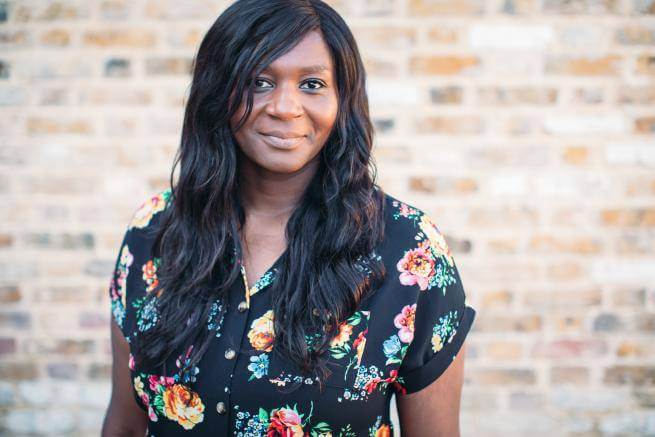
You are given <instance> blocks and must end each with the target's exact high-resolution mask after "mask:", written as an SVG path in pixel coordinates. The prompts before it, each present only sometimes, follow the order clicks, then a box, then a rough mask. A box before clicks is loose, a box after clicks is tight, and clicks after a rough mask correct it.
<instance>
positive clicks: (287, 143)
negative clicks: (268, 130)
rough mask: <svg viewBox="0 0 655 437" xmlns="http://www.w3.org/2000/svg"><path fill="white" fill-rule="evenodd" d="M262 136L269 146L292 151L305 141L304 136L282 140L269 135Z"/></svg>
mask: <svg viewBox="0 0 655 437" xmlns="http://www.w3.org/2000/svg"><path fill="white" fill-rule="evenodd" d="M261 136H262V138H263V139H264V141H265V142H266V143H267V144H269V145H270V146H272V147H275V148H278V149H292V148H294V147H296V146H297V145H298V144H300V143H301V142H302V141H303V140H304V139H305V137H304V136H297V137H293V138H280V137H277V136H273V135H267V134H261Z"/></svg>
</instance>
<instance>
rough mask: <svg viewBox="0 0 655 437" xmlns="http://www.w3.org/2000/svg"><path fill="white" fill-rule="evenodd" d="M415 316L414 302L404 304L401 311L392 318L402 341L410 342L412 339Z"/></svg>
mask: <svg viewBox="0 0 655 437" xmlns="http://www.w3.org/2000/svg"><path fill="white" fill-rule="evenodd" d="M415 316H416V304H413V305H405V306H404V307H403V309H402V311H401V312H400V313H399V314H397V315H396V317H394V319H393V324H394V325H395V326H396V328H398V329H399V331H398V338H400V341H402V342H403V343H411V342H412V340H413V339H414V318H415Z"/></svg>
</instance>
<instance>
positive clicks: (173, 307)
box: [134, 0, 386, 382]
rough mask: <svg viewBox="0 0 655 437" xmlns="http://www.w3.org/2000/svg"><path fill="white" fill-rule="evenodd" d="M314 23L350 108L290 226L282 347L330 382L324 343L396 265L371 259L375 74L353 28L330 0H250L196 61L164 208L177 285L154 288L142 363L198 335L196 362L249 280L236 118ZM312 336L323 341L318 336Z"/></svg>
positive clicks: (224, 17)
mask: <svg viewBox="0 0 655 437" xmlns="http://www.w3.org/2000/svg"><path fill="white" fill-rule="evenodd" d="M313 30H318V31H319V32H320V33H321V34H322V36H323V38H324V41H325V43H326V44H327V46H328V47H329V51H330V54H331V56H332V57H333V60H334V65H335V69H336V76H337V77H336V82H337V88H338V101H339V109H338V114H337V118H336V121H335V124H334V127H333V129H332V131H331V133H330V136H329V137H328V139H327V141H326V143H325V144H324V146H323V148H322V150H321V152H320V165H319V167H318V170H317V172H316V174H315V175H314V177H313V179H312V180H311V181H310V183H309V184H308V186H307V187H306V189H305V191H304V193H303V195H302V197H301V201H300V202H299V204H298V206H297V207H296V209H295V210H294V211H293V212H292V214H291V216H290V218H289V220H288V222H287V224H286V229H285V236H286V240H287V242H288V246H287V249H286V251H285V252H284V253H283V254H282V256H281V258H280V260H279V261H280V262H279V273H278V275H277V278H276V280H275V281H274V282H273V283H272V284H271V285H270V286H269V287H270V288H269V290H268V293H269V294H270V296H274V298H272V299H271V303H272V309H273V313H274V314H275V317H274V326H273V329H274V333H275V352H276V353H279V354H282V355H283V356H286V357H287V358H288V359H290V360H291V361H293V362H294V363H295V364H297V365H298V367H299V368H300V369H301V371H302V372H303V373H304V374H305V375H307V374H310V373H311V374H314V375H317V376H318V379H319V382H324V378H326V377H327V376H329V373H330V371H329V369H327V367H326V365H325V363H326V358H324V355H326V354H324V352H325V351H326V350H327V349H329V344H330V340H331V338H332V337H333V336H334V335H335V334H336V333H337V332H338V329H339V324H340V323H342V322H343V321H344V320H345V319H347V318H348V317H349V316H350V315H352V313H353V312H354V311H355V310H356V309H357V307H358V305H359V303H360V302H361V301H362V299H364V297H365V296H368V295H369V294H370V293H372V292H373V291H374V290H375V288H376V285H375V284H376V282H377V281H379V280H382V279H383V277H384V276H385V274H386V272H385V269H384V265H383V264H382V263H381V262H379V259H376V257H371V256H370V255H371V254H372V253H374V251H375V248H376V246H377V244H378V243H380V242H381V241H382V239H383V236H384V194H383V190H382V189H381V188H380V187H379V186H378V185H377V184H376V183H375V178H376V168H375V164H374V162H373V159H372V156H371V147H372V142H373V126H372V123H371V121H370V118H369V110H368V98H367V95H366V89H365V81H366V77H365V71H364V67H363V64H362V61H361V58H360V54H359V51H358V48H357V45H356V42H355V40H354V38H353V35H352V34H351V32H350V30H349V28H348V26H347V25H346V23H345V22H344V21H343V19H342V18H341V17H340V16H339V14H338V13H337V12H336V11H334V10H333V9H332V8H331V7H330V6H328V5H327V4H326V3H324V2H322V1H320V0H239V1H237V2H235V3H233V4H232V5H231V6H230V7H228V8H227V9H226V10H225V11H224V12H223V13H222V14H221V15H220V16H219V17H218V18H217V19H216V21H215V22H214V23H213V25H212V26H211V28H210V29H209V30H208V31H207V33H206V35H205V36H204V38H203V40H202V42H201V44H200V47H199V49H198V53H197V55H196V58H195V60H194V64H193V79H192V83H191V88H190V93H189V97H188V101H187V104H186V106H185V114H184V123H183V128H182V135H181V142H180V147H179V149H178V151H177V154H176V156H175V161H174V164H173V169H172V171H171V176H170V185H171V199H170V204H169V206H168V207H167V208H166V210H165V211H163V212H162V213H160V215H161V220H160V222H159V223H158V224H157V230H156V231H157V235H156V239H155V243H154V248H153V252H154V253H155V254H156V256H158V257H159V258H160V261H161V262H160V268H159V269H158V280H159V285H158V286H157V288H156V290H163V291H164V292H163V293H161V294H160V296H159V297H156V294H157V293H154V292H151V293H150V294H149V295H148V297H147V298H148V299H156V308H157V311H158V319H159V320H158V322H157V324H155V326H154V327H152V328H150V329H149V330H146V331H144V332H142V333H140V335H138V336H137V337H136V338H135V340H134V341H135V343H134V346H135V348H134V349H135V353H134V358H135V362H136V364H137V365H143V366H148V367H155V368H159V367H160V366H164V372H165V368H166V363H167V361H168V358H169V357H171V356H174V354H175V353H180V352H181V351H187V350H188V348H189V347H190V346H192V345H193V346H194V347H192V348H191V349H192V353H191V354H190V356H189V360H187V367H188V368H193V367H192V366H194V365H195V364H196V363H197V362H198V361H199V360H200V358H201V357H202V355H203V354H204V353H205V351H206V350H207V348H208V347H209V344H210V343H211V339H212V334H211V333H210V332H208V329H207V323H206V321H207V320H208V317H209V316H210V313H211V309H212V305H213V304H214V303H215V302H217V300H218V301H220V302H227V295H228V290H229V288H230V286H231V285H233V284H234V281H237V280H241V273H240V267H239V265H238V264H237V263H235V262H233V261H234V256H235V255H236V256H240V255H241V253H242V248H241V243H240V238H239V232H240V231H241V229H242V228H243V225H244V223H245V213H244V209H243V206H242V203H241V201H240V199H239V196H238V193H239V179H238V176H239V175H238V160H239V159H241V157H240V155H239V153H238V144H237V142H236V139H235V137H234V136H233V133H232V130H231V129H230V125H229V120H230V118H231V117H232V116H233V115H234V114H235V113H236V111H237V108H238V107H239V105H240V102H241V96H243V93H244V91H247V109H246V113H245V114H244V116H243V118H242V119H241V120H240V122H239V125H238V126H237V127H236V129H238V128H239V127H240V126H241V125H242V122H243V121H245V120H246V119H247V117H248V116H249V115H250V112H251V110H252V100H253V95H252V93H253V87H252V81H251V80H250V79H249V78H251V77H255V76H256V75H258V74H259V73H260V72H261V71H262V70H263V69H264V68H266V66H268V64H270V63H271V62H272V61H273V60H275V59H276V58H277V57H279V56H281V55H283V54H284V53H286V52H288V51H289V50H291V49H292V48H293V47H294V45H295V44H297V43H298V42H299V41H300V40H301V39H302V38H303V36H305V35H306V34H307V33H308V32H310V31H313ZM233 92H234V93H233ZM232 94H234V96H235V97H234V101H232V97H231V96H232ZM178 164H179V165H180V172H179V178H178V182H177V184H174V183H173V177H174V176H173V174H174V173H175V170H176V167H177V165H178ZM317 236H330V238H317ZM299 278H301V279H300V280H299ZM308 308H315V309H316V310H317V311H315V312H313V311H307V309H308ZM310 336H312V338H314V339H316V338H318V340H315V342H314V343H313V344H312V346H311V347H309V345H308V338H309V337H310Z"/></svg>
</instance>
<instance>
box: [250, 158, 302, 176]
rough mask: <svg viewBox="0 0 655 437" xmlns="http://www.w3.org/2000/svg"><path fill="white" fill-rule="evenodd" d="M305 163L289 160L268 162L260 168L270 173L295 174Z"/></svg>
mask: <svg viewBox="0 0 655 437" xmlns="http://www.w3.org/2000/svg"><path fill="white" fill-rule="evenodd" d="M305 164H306V163H305V162H298V161H290V160H283V161H282V160H280V161H278V160H270V161H268V162H266V164H264V165H261V164H260V165H261V167H263V168H265V169H266V170H268V171H270V172H272V173H285V174H286V173H295V172H297V171H298V170H300V169H302V168H303V167H304V166H305Z"/></svg>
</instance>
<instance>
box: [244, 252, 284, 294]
mask: <svg viewBox="0 0 655 437" xmlns="http://www.w3.org/2000/svg"><path fill="white" fill-rule="evenodd" d="M286 252H287V250H286V249H285V250H284V252H282V253H281V254H280V255H279V256H278V257H277V259H276V260H275V261H273V264H271V266H270V267H269V268H268V269H266V270H265V271H264V273H262V275H261V276H260V277H259V278H257V280H256V281H255V282H254V283H253V284H252V285H251V284H249V283H248V277H247V275H246V268H245V266H244V265H243V259H242V258H241V257H239V260H238V262H239V267H240V269H241V276H242V278H243V286H244V288H245V287H248V286H250V287H249V290H248V294H249V296H252V295H253V294H257V292H259V291H261V290H263V289H264V288H266V287H267V286H268V285H270V284H271V283H272V282H273V280H274V279H275V277H276V275H277V271H278V265H279V264H280V262H281V261H282V257H283V256H284V255H285V254H286Z"/></svg>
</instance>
